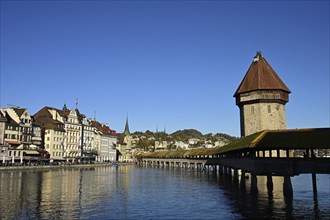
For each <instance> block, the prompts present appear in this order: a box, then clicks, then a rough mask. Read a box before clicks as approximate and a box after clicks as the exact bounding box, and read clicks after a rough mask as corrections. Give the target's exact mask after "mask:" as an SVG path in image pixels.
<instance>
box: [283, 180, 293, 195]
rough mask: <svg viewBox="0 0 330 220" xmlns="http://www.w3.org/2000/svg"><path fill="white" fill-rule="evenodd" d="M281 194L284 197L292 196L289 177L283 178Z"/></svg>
mask: <svg viewBox="0 0 330 220" xmlns="http://www.w3.org/2000/svg"><path fill="white" fill-rule="evenodd" d="M283 193H284V195H292V193H293V191H292V184H291V178H290V176H284V182H283Z"/></svg>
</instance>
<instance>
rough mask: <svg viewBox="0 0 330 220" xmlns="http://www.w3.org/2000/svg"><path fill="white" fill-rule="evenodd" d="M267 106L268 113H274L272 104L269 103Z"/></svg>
mask: <svg viewBox="0 0 330 220" xmlns="http://www.w3.org/2000/svg"><path fill="white" fill-rule="evenodd" d="M267 107H268V113H272V110H271V107H270V105H268V106H267Z"/></svg>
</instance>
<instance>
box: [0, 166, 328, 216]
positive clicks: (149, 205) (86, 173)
mask: <svg viewBox="0 0 330 220" xmlns="http://www.w3.org/2000/svg"><path fill="white" fill-rule="evenodd" d="M329 178H330V176H329V175H327V176H326V175H324V176H319V177H318V179H319V180H318V194H317V195H316V196H314V197H313V193H312V189H311V188H310V187H311V179H310V178H306V176H301V177H298V178H297V179H293V181H292V183H293V189H294V194H293V196H289V197H284V196H283V192H282V183H283V179H282V178H279V177H274V178H273V183H274V187H273V191H271V192H268V190H267V185H266V181H265V180H266V178H265V180H262V178H258V188H259V191H258V193H251V192H250V190H249V189H250V180H249V179H246V181H245V183H244V184H242V181H241V180H240V179H236V180H233V179H232V178H228V177H223V176H219V175H214V174H212V173H209V174H207V173H201V172H192V171H185V170H177V169H169V168H162V169H158V168H155V169H154V168H141V167H134V166H120V167H117V168H114V167H97V168H84V169H58V170H49V171H28V170H26V171H3V172H0V198H1V203H0V219H102V218H107V219H109V218H111V219H142V218H143V219H187V218H189V219H217V218H221V219H228V218H229V219H233V218H235V219H237V218H238V219H242V218H243V219H244V218H249V219H250V218H253V219H255V218H258V219H260V218H261V219H269V218H271V219H284V218H286V219H291V218H307V219H310V218H315V219H319V218H321V219H322V218H329V217H330V207H329V203H328V201H329V198H330V197H329V196H330V192H329V191H330V189H329V187H328V186H329V182H330V181H329Z"/></svg>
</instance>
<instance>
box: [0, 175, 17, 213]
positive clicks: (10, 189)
mask: <svg viewBox="0 0 330 220" xmlns="http://www.w3.org/2000/svg"><path fill="white" fill-rule="evenodd" d="M21 177H22V172H0V186H1V187H0V198H1V204H0V213H1V214H2V215H3V216H8V218H10V219H14V218H15V216H16V215H17V213H19V212H20V210H21V204H20V203H19V199H20V198H21V197H22V195H21V193H22V178H21Z"/></svg>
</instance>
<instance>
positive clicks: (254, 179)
mask: <svg viewBox="0 0 330 220" xmlns="http://www.w3.org/2000/svg"><path fill="white" fill-rule="evenodd" d="M250 191H251V192H252V193H256V192H258V179H257V175H255V174H253V173H251V188H250Z"/></svg>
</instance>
